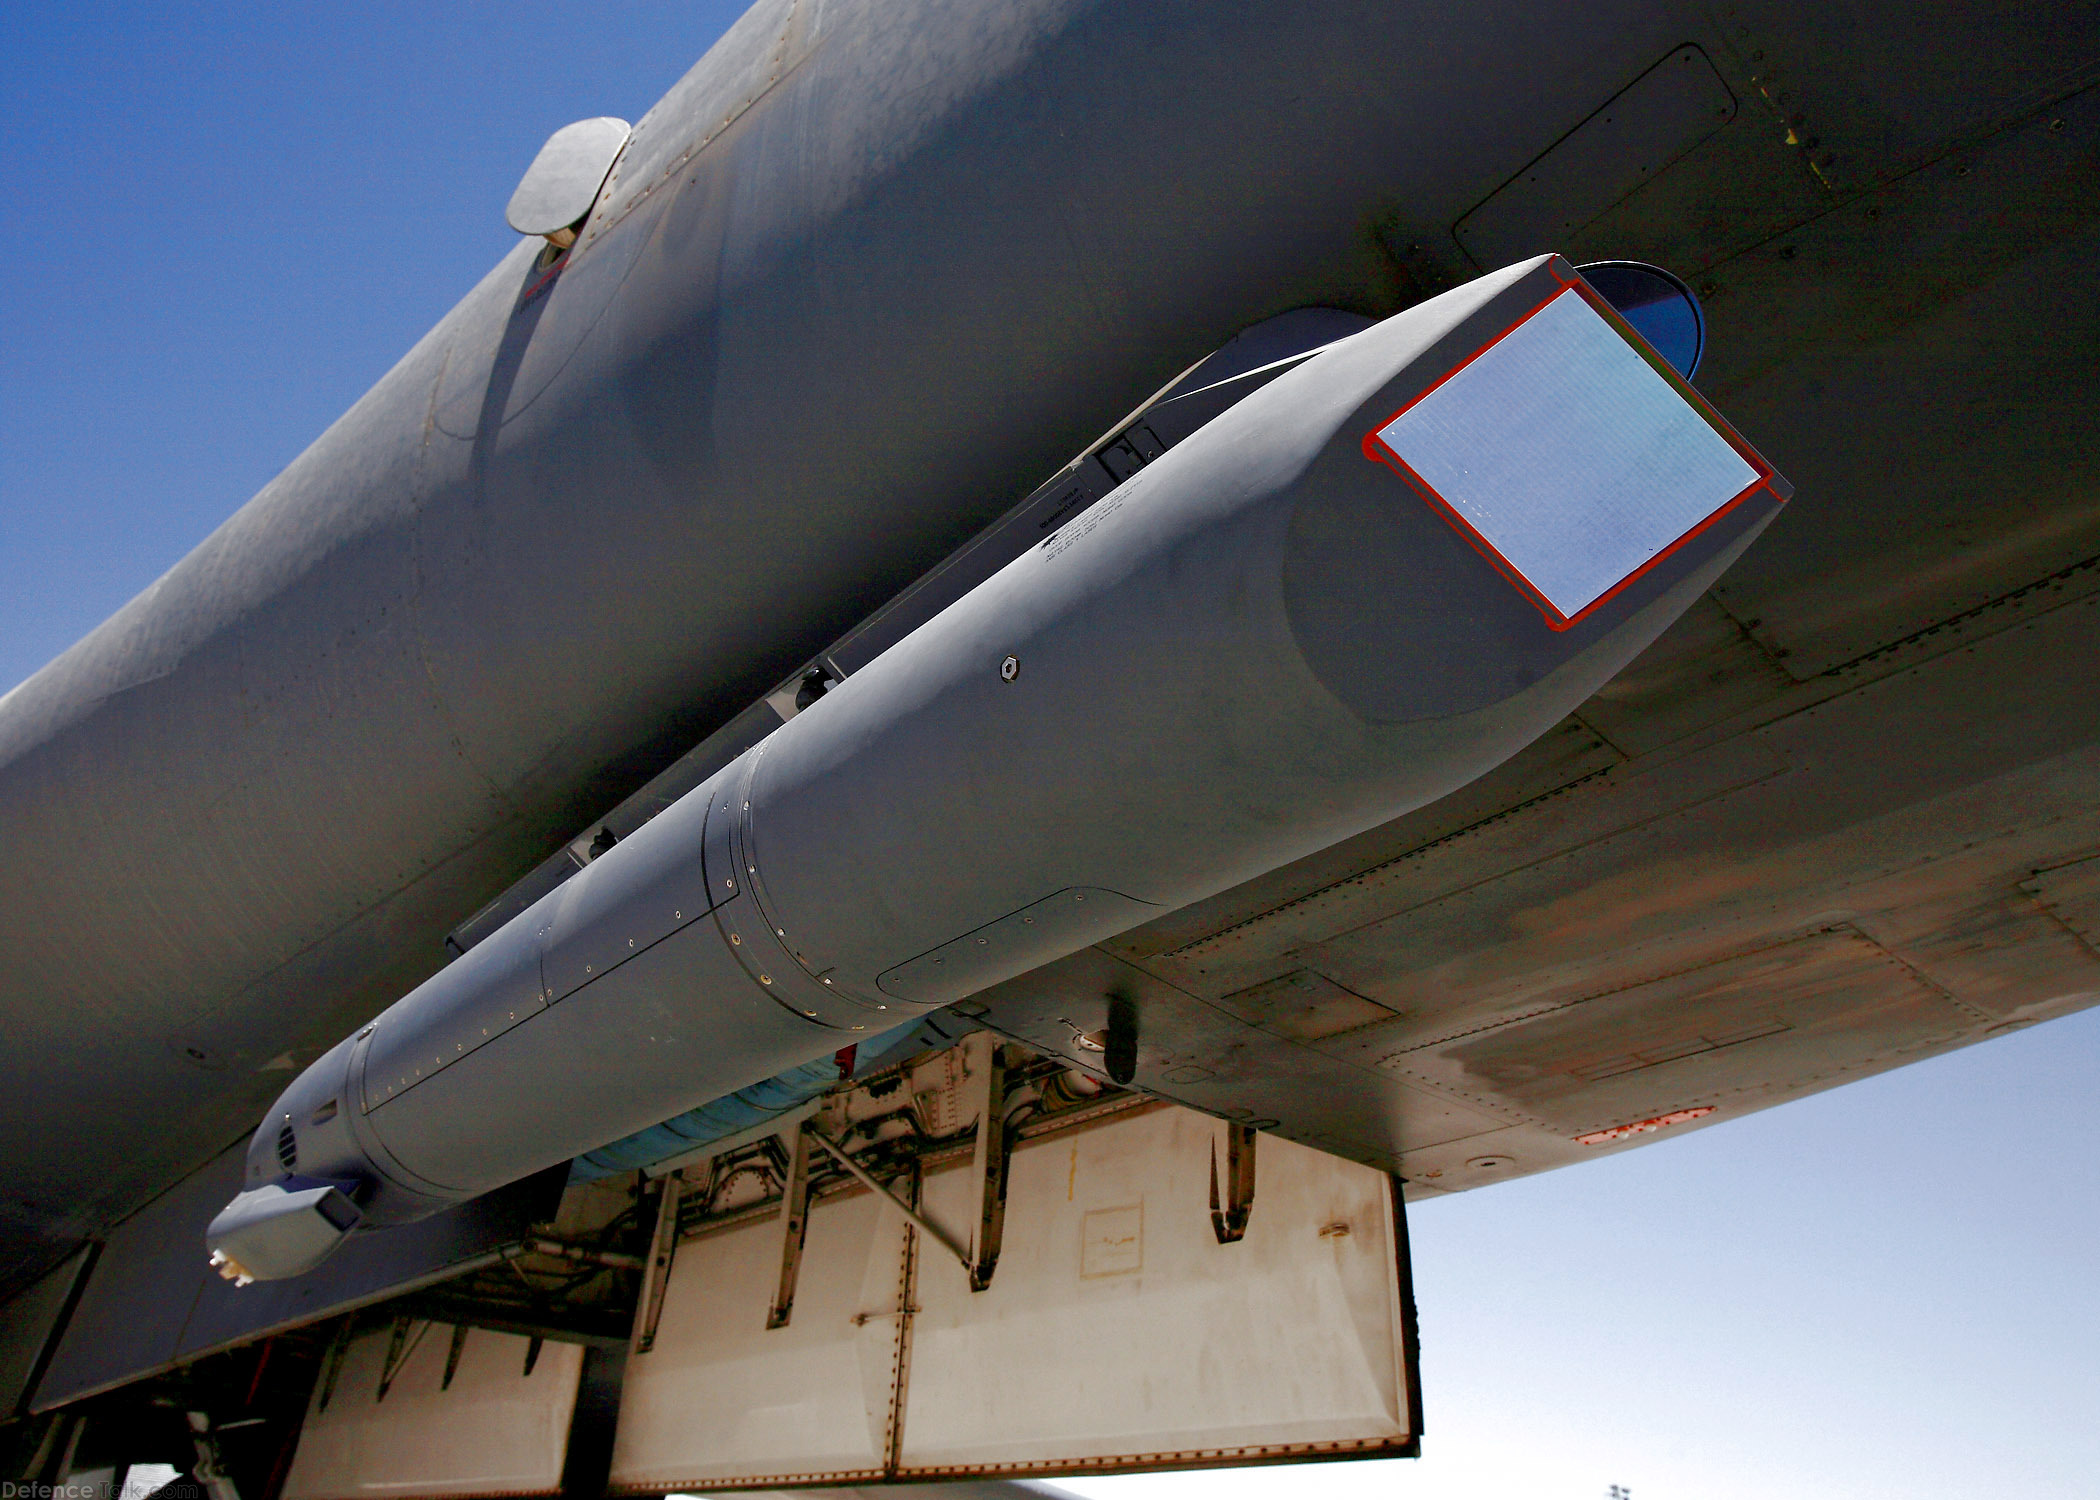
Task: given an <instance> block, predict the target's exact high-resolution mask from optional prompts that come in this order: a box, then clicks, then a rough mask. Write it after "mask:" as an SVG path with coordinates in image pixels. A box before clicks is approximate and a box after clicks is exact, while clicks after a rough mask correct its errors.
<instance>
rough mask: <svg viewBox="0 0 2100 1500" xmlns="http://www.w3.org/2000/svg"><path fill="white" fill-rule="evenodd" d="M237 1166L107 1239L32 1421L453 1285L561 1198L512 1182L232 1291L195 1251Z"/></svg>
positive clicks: (235, 1153) (543, 1186) (182, 1188)
mask: <svg viewBox="0 0 2100 1500" xmlns="http://www.w3.org/2000/svg"><path fill="white" fill-rule="evenodd" d="M241 1164H242V1153H241V1150H240V1149H239V1148H233V1149H230V1150H227V1151H224V1152H222V1153H221V1154H220V1155H219V1156H218V1157H217V1158H215V1159H214V1160H213V1161H211V1162H209V1163H208V1164H207V1165H206V1166H205V1167H204V1168H202V1169H201V1170H199V1171H198V1172H195V1173H193V1174H192V1175H191V1176H189V1177H188V1178H186V1179H184V1180H183V1181H182V1182H179V1183H177V1184H176V1185H175V1186H174V1187H173V1188H171V1189H169V1191H167V1192H166V1193H164V1194H162V1195H161V1196H160V1197H159V1198H157V1199H155V1200H154V1201H153V1202H152V1203H150V1204H148V1205H147V1206H146V1207H145V1209H143V1210H142V1211H140V1212H139V1213H137V1214H134V1215H133V1216H132V1217H131V1218H130V1219H129V1220H127V1221H126V1222H125V1223H124V1224H123V1225H122V1226H120V1227H119V1228H118V1229H117V1230H116V1231H115V1233H113V1234H112V1235H111V1236H110V1237H109V1241H108V1243H107V1244H106V1245H104V1246H103V1248H102V1252H101V1254H100V1255H99V1256H98V1258H97V1263H96V1268H95V1274H94V1275H93V1276H92V1277H91V1278H90V1280H89V1283H88V1285H87V1287H86V1289H85V1291H83V1292H82V1294H81V1296H80V1301H79V1305H78V1307H77V1308H76V1309H75V1310H74V1313H73V1316H72V1319H71V1320H70V1321H69V1322H68V1324H67V1325H66V1328H65V1332H64V1333H63V1335H62V1336H61V1337H60V1340H59V1343H58V1346H57V1348H56V1350H55V1351H54V1352H53V1354H52V1356H51V1359H50V1362H49V1365H48V1366H47V1368H46V1369H45V1371H44V1374H43V1379H42V1380H41V1381H40V1382H39V1383H38V1385H37V1388H36V1391H35V1393H34V1395H33V1397H32V1404H33V1406H34V1408H35V1409H36V1410H39V1411H48V1410H50V1409H51V1408H53V1407H56V1406H63V1405H65V1404H66V1403H67V1402H70V1401H75V1400H78V1399H80V1398H81V1397H83V1396H87V1395H91V1394H93V1393H94V1392H96V1391H101V1390H106V1389H109V1388H111V1387H113V1386H118V1385H122V1384H124V1383H125V1382H127V1381H130V1380H135V1379H137V1378H138V1377H139V1376H141V1375H145V1374H150V1373H152V1372H154V1371H158V1370H165V1369H168V1368H170V1367H172V1366H175V1365H178V1364H183V1363H187V1362H188V1361H189V1360H192V1359H195V1358H197V1357H199V1356H200V1355H204V1354H208V1353H211V1352H213V1351H214V1350H218V1349H224V1348H227V1347H229V1346H232V1345H236V1344H244V1343H248V1342H250V1341H251V1340H254V1339H256V1338H260V1337H262V1336H264V1335H266V1334H270V1333H274V1332H276V1331H278V1330H280V1329H285V1328H294V1327H298V1326H301V1325H303V1324H307V1323H311V1322H314V1321H315V1320H317V1319H320V1318H324V1317H328V1316H330V1315H332V1314H335V1313H340V1312H343V1311H346V1310H348V1309H351V1308H355V1307H361V1306H364V1305H365V1304H367V1303H370V1302H374V1301H377V1300H379V1299H380V1298H382V1297H387V1296H392V1295H395V1294H397V1293H399V1292H401V1291H404V1290H407V1289H410V1288H413V1287H416V1286H419V1285H422V1284H425V1283H427V1282H431V1281H437V1280H442V1279H444V1278H445V1277H447V1276H451V1275H455V1274H457V1273H458V1272H460V1271H461V1270H464V1269H465V1268H466V1267H467V1266H469V1265H470V1264H472V1263H474V1262H475V1261H477V1260H478V1259H481V1258H484V1257H487V1256H489V1255H490V1254H491V1253H492V1252H494V1251H495V1250H496V1249H497V1248H499V1247H501V1246H504V1245H509V1244H513V1243H515V1242H516V1241H517V1240H519V1239H520V1238H522V1237H523V1236H524V1234H525V1233H526V1230H527V1228H528V1226H529V1225H531V1224H532V1223H533V1222H534V1221H536V1220H539V1219H544V1218H546V1217H548V1216H549V1215H551V1214H552V1212H553V1210H554V1206H555V1204H556V1202H557V1201H558V1200H559V1198H560V1195H561V1188H562V1176H561V1174H558V1173H557V1174H550V1175H549V1176H548V1177H546V1178H535V1179H532V1180H528V1181H525V1182H520V1183H518V1184H516V1185H514V1186H513V1187H510V1188H507V1189H505V1190H504V1191H502V1192H499V1193H490V1194H488V1195H486V1196H485V1197H482V1198H479V1199H477V1200H475V1201H474V1202H472V1203H469V1204H464V1205H462V1206H461V1207H459V1208H457V1209H455V1210H452V1211H450V1212H446V1213H441V1214H438V1215H435V1216H433V1217H431V1218H428V1219H425V1220H423V1221H422V1222H421V1223H418V1224H412V1225H407V1226H404V1227H402V1228H398V1229H394V1230H390V1231H388V1232H387V1233H385V1234H371V1235H362V1236H360V1237H359V1238H358V1240H357V1242H356V1243H355V1244H352V1245H349V1246H347V1247H345V1248H344V1249H343V1250H342V1251H340V1252H339V1253H338V1254H336V1255H335V1256H334V1258H332V1259H331V1260H330V1261H329V1262H328V1263H327V1264H326V1265H325V1266H323V1267H321V1268H320V1269H319V1270H317V1271H314V1272H312V1273H311V1274H309V1275H306V1276H302V1277H300V1278H299V1279H298V1280H296V1281H284V1282H272V1283H258V1284H256V1285H253V1286H245V1287H236V1286H234V1285H233V1284H232V1283H231V1282H228V1281H225V1280H222V1279H221V1278H220V1277H218V1276H216V1275H214V1274H213V1273H212V1272H211V1270H210V1269H209V1268H208V1267H207V1266H206V1265H205V1264H204V1262H203V1261H201V1260H199V1259H198V1257H197V1254H196V1244H197V1240H198V1237H199V1236H201V1235H202V1234H203V1233H204V1226H205V1225H206V1224H207V1223H209V1222H210V1220H211V1218H212V1216H213V1215H214V1214H216V1213H217V1212H218V1210H219V1208H220V1207H221V1206H222V1205H223V1204H224V1203H225V1202H226V1199H227V1197H228V1195H230V1194H231V1193H232V1192H233V1191H234V1190H235V1189H236V1188H237V1187H238V1186H239V1185H240V1178H241Z"/></svg>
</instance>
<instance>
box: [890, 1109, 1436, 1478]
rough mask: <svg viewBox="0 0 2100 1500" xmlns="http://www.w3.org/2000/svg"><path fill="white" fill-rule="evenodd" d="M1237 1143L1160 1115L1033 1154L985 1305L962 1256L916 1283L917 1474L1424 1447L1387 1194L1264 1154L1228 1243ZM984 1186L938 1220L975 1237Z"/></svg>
mask: <svg viewBox="0 0 2100 1500" xmlns="http://www.w3.org/2000/svg"><path fill="white" fill-rule="evenodd" d="M1221 1136H1222V1131H1221V1129H1220V1127H1219V1125H1218V1123H1217V1122H1216V1121H1214V1120H1212V1119H1210V1118H1209V1117H1208V1116H1206V1115H1200V1114H1196V1113H1194V1112H1193V1111H1189V1110H1183V1109H1162V1110H1157V1111H1152V1112H1148V1113H1145V1114H1141V1115H1138V1116H1136V1117H1135V1118H1125V1119H1121V1120H1115V1121H1112V1122H1110V1123H1108V1124H1106V1125H1104V1126H1102V1127H1101V1128H1099V1129H1095V1130H1087V1131H1080V1132H1076V1133H1074V1134H1072V1135H1070V1136H1065V1137H1057V1138H1052V1139H1050V1140H1048V1141H1045V1142H1044V1143H1043V1144H1042V1145H1041V1146H1039V1147H1037V1148H1035V1149H1033V1150H1026V1151H1021V1152H1018V1153H1016V1155H1015V1159H1014V1166H1013V1176H1012V1180H1011V1183H1010V1185H1009V1187H1008V1191H1007V1221H1006V1222H1007V1227H1006V1249H1005V1252H1004V1254H1003V1255H1002V1256H1001V1257H1000V1260H999V1269H998V1274H997V1275H996V1276H994V1277H993V1279H992V1284H991V1286H990V1287H989V1288H987V1289H986V1290H984V1291H982V1292H977V1293H972V1292H971V1291H970V1289H969V1281H968V1278H967V1277H966V1275H965V1274H964V1272H963V1269H962V1267H961V1266H960V1265H958V1264H956V1262H955V1261H954V1260H952V1259H947V1258H942V1257H938V1256H937V1255H927V1256H926V1257H925V1259H924V1261H923V1262H922V1264H921V1266H920V1271H919V1295H918V1302H919V1309H920V1310H919V1314H918V1317H917V1319H916V1322H915V1325H914V1328H913V1331H912V1356H911V1380H910V1384H909V1387H908V1391H909V1394H908V1398H907V1404H906V1408H905V1419H904V1440H903V1454H902V1467H903V1469H905V1470H907V1471H911V1472H918V1473H931V1472H954V1471H957V1470H964V1471H982V1470H985V1469H988V1468H1000V1469H1008V1468H1027V1469H1062V1468H1067V1467H1094V1466H1096V1465H1099V1464H1102V1463H1104V1462H1107V1463H1110V1464H1111V1466H1112V1465H1113V1463H1114V1461H1117V1460H1122V1461H1129V1462H1137V1461H1146V1462H1157V1461H1162V1460H1168V1461H1179V1462H1193V1461H1197V1460H1199V1459H1209V1458H1211V1457H1213V1456H1214V1455H1217V1454H1220V1453H1228V1452H1237V1453H1242V1454H1246V1455H1248V1456H1250V1457H1252V1456H1259V1455H1260V1454H1261V1453H1264V1452H1267V1451H1271V1450H1276V1449H1282V1448H1291V1447H1299V1446H1303V1445H1330V1444H1331V1445H1341V1446H1345V1447H1354V1446H1356V1445H1360V1444H1366V1443H1371V1444H1376V1443H1381V1442H1385V1443H1398V1442H1401V1441H1403V1440H1404V1439H1405V1438H1406V1437H1407V1418H1406V1413H1407V1401H1406V1393H1405V1390H1404V1387H1403V1383H1402V1366H1401V1359H1400V1337H1399V1327H1398V1316H1399V1300H1398V1290H1397V1282H1396V1277H1395V1274H1394V1252H1393V1239H1392V1207H1391V1199H1390V1197H1389V1196H1388V1189H1387V1187H1386V1178H1385V1176H1384V1175H1383V1174H1382V1173H1379V1172H1375V1171H1373V1170H1371V1169H1370V1168H1368V1167H1363V1166H1359V1165H1357V1164H1356V1163H1354V1162H1347V1161H1343V1160H1341V1159H1340V1158H1339V1157H1333V1156H1328V1155H1326V1154H1324V1153H1322V1152H1318V1151H1312V1150H1308V1149H1307V1148H1305V1147H1303V1146H1295V1145H1292V1144H1291V1143H1290V1142H1288V1141H1282V1140H1277V1139H1274V1138H1273V1137H1266V1136H1265V1137H1263V1138H1262V1140H1261V1143H1260V1149H1259V1151H1258V1153H1257V1155H1256V1158H1255V1169H1256V1180H1255V1195H1254V1216H1253V1218H1252V1220H1251V1221H1250V1222H1249V1224H1248V1228H1247V1237H1246V1238H1245V1239H1243V1240H1241V1241H1239V1242H1238V1243H1236V1244H1231V1245H1221V1244H1219V1243H1218V1241H1217V1237H1216V1236H1215V1234H1213V1232H1212V1230H1211V1223H1210V1150H1211V1145H1212V1143H1213V1142H1214V1141H1220V1140H1221ZM1219 1155H1220V1159H1221V1161H1222V1158H1223V1151H1222V1148H1221V1150H1220V1152H1219ZM969 1188H970V1177H969V1174H968V1173H966V1172H947V1173H942V1174H940V1175H938V1176H936V1177H934V1178H932V1179H931V1180H930V1181H929V1182H928V1184H927V1194H926V1206H927V1210H928V1214H929V1217H931V1218H932V1219H933V1220H934V1221H935V1222H936V1223H940V1224H964V1223H967V1222H968V1221H969V1220H968V1213H967V1197H966V1195H967V1193H968V1191H969ZM1323 1231H1324V1233H1323Z"/></svg>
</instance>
